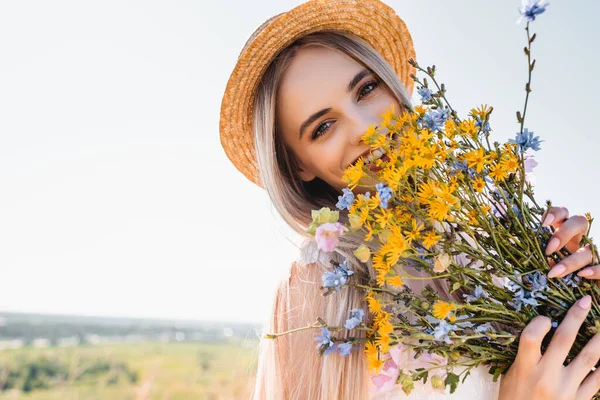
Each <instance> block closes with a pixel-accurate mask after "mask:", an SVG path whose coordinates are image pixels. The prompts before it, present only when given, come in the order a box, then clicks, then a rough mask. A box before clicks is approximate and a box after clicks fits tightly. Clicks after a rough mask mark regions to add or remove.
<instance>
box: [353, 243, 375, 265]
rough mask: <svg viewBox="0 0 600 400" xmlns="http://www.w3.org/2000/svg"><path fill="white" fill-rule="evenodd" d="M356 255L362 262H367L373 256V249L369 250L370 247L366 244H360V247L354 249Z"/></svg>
mask: <svg viewBox="0 0 600 400" xmlns="http://www.w3.org/2000/svg"><path fill="white" fill-rule="evenodd" d="M354 255H355V256H356V258H358V259H359V260H360V261H361V262H364V263H366V262H367V261H369V258H371V250H369V248H368V247H367V246H365V245H364V244H361V245H360V246H358V249H356V250H354Z"/></svg>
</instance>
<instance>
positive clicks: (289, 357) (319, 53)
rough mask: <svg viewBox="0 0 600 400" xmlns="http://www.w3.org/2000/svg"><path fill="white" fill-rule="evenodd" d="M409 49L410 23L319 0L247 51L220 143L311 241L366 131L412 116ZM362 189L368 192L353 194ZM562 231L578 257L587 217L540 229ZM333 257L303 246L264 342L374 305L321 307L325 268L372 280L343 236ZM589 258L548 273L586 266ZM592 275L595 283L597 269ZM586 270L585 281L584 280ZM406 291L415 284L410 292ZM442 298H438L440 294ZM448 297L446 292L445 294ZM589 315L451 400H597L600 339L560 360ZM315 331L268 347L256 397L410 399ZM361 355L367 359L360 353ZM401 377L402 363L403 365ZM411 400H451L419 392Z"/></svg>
mask: <svg viewBox="0 0 600 400" xmlns="http://www.w3.org/2000/svg"><path fill="white" fill-rule="evenodd" d="M414 57H415V55H414V50H413V47H412V40H411V37H410V34H409V33H408V30H407V28H406V26H405V25H404V23H403V22H402V20H400V18H398V16H397V15H396V14H395V12H394V11H393V10H392V9H391V8H389V7H387V6H386V5H385V4H383V3H381V2H379V1H377V0H361V1H353V0H329V1H327V0H317V1H309V2H306V3H304V4H302V5H300V6H298V7H296V8H295V9H293V10H291V11H289V12H287V13H283V14H280V15H277V16H275V17H273V18H271V19H270V20H268V21H266V22H265V23H264V24H263V25H262V26H260V27H259V28H258V29H257V30H256V31H255V32H254V34H253V35H252V36H251V37H250V39H249V40H248V42H247V43H246V45H245V47H244V49H243V50H242V53H241V54H240V57H239V59H238V62H237V65H236V67H235V69H234V71H233V73H232V75H231V77H230V79H229V82H228V85H227V89H226V92H225V95H224V97H223V102H222V106H221V122H220V130H221V142H222V144H223V147H224V149H225V152H226V153H227V155H228V157H229V158H230V159H231V161H232V162H233V163H234V165H235V166H236V167H237V168H238V169H239V170H240V171H241V172H242V173H244V175H245V176H246V177H248V178H249V179H250V180H252V181H253V182H255V183H257V184H259V185H261V186H262V187H264V188H265V189H266V190H267V192H268V194H269V196H270V198H271V200H272V202H273V204H274V205H275V207H276V209H277V210H278V212H279V213H280V214H281V216H282V217H283V219H284V220H285V221H286V222H287V223H288V224H289V225H290V226H291V227H292V228H293V229H294V230H295V231H297V232H298V233H300V234H303V235H306V234H305V231H306V227H307V225H308V224H309V223H310V211H311V210H312V209H317V208H321V207H330V208H332V209H333V208H335V204H336V202H337V201H338V196H339V195H340V194H341V190H342V188H344V187H345V186H346V185H345V184H344V183H343V182H342V179H341V177H342V175H343V171H344V169H345V168H346V167H347V166H349V165H350V164H352V163H353V162H355V161H356V160H357V159H358V158H359V157H360V156H369V154H370V149H369V146H367V145H365V144H363V143H361V142H360V137H361V135H362V133H363V132H364V131H365V130H366V128H367V126H368V125H369V124H371V123H377V122H378V121H379V120H380V114H381V113H382V112H383V111H384V110H385V109H387V108H389V106H390V104H394V106H395V109H396V110H401V112H403V111H404V110H406V109H409V108H410V107H411V105H410V100H409V93H411V92H412V88H413V81H412V79H411V78H410V74H412V73H414V71H413V69H412V68H411V67H410V66H409V64H408V62H407V61H408V60H409V59H410V58H414ZM356 190H357V191H361V190H364V188H357V189H356ZM546 223H548V224H552V225H553V226H554V227H555V228H558V227H560V229H558V230H557V231H556V232H555V234H554V238H556V239H555V240H554V241H555V242H556V243H553V244H550V245H549V246H548V247H549V249H548V250H552V251H554V250H553V249H552V248H551V247H555V248H559V247H563V246H567V248H568V249H569V250H571V251H573V252H574V251H575V250H577V249H579V240H580V239H581V235H582V234H584V233H585V232H587V228H588V222H587V220H586V219H585V217H583V216H574V217H571V218H569V215H568V211H567V210H566V209H565V208H553V209H552V210H551V211H550V213H549V215H548V218H547V220H546ZM343 239H344V242H343V243H342V244H341V245H340V246H338V249H337V250H336V252H335V253H333V254H331V255H327V256H319V257H317V256H316V254H318V253H316V252H315V251H314V246H313V245H311V244H310V242H307V244H306V245H305V246H303V248H302V258H301V260H300V261H299V262H296V263H294V264H293V265H292V267H291V270H290V275H289V279H287V280H286V281H285V282H283V283H282V284H281V286H280V288H279V290H278V292H277V295H276V300H275V306H274V310H273V315H272V320H271V325H270V326H269V327H268V331H269V332H282V331H286V330H290V329H294V328H298V327H303V326H306V325H307V324H309V323H311V322H313V321H314V320H315V318H316V317H317V316H320V317H322V318H323V319H325V320H326V321H327V322H328V323H330V324H333V325H336V324H339V325H343V323H344V321H345V320H346V319H347V318H348V315H349V310H350V309H353V308H363V309H366V305H365V304H364V300H363V298H362V294H361V293H359V292H357V291H352V290H343V291H340V292H339V293H336V295H333V296H328V297H322V296H321V295H320V291H319V286H320V283H321V275H322V274H323V272H324V271H325V270H327V268H328V267H329V266H330V261H331V260H332V261H336V262H341V261H342V260H344V259H345V258H347V259H349V261H350V263H351V264H352V265H353V269H354V270H355V271H357V272H358V273H357V275H360V274H362V275H363V276H366V277H369V276H374V271H373V268H372V266H371V265H370V263H366V264H362V263H360V262H358V261H357V260H356V259H355V258H354V257H353V255H352V250H353V249H355V248H356V243H358V242H357V240H358V238H353V237H352V236H351V235H344V236H343ZM590 260H591V251H590V249H589V248H587V247H586V248H582V249H580V250H579V251H577V252H576V253H574V254H573V255H571V256H570V257H569V258H567V259H565V260H564V261H563V262H562V264H563V266H562V268H561V266H555V269H553V272H551V273H550V277H560V276H564V275H566V274H568V273H570V272H573V271H574V270H577V269H580V268H582V267H584V266H587V265H589V261H590ZM586 270H590V271H591V276H590V275H588V276H587V277H588V278H597V277H598V276H599V275H598V270H597V269H596V267H591V268H587V269H586ZM586 270H584V271H586ZM408 284H409V285H410V282H409V283H408ZM440 290H441V291H443V288H440ZM441 294H446V295H447V293H441ZM589 308H590V298H589V296H586V297H584V298H582V299H581V300H579V301H578V302H577V303H576V305H574V306H573V307H572V308H571V310H570V311H569V314H568V316H567V317H566V318H565V319H564V320H563V321H562V322H561V324H560V326H559V328H558V330H557V332H556V334H555V336H554V338H553V339H552V342H551V344H550V347H549V348H548V350H547V352H546V353H545V354H544V355H543V356H542V355H541V353H540V347H541V342H542V339H543V338H544V336H545V334H546V333H547V332H548V331H549V330H550V320H549V319H548V318H546V317H537V318H535V319H534V320H532V321H531V323H530V324H529V325H528V326H527V327H526V329H525V330H524V332H523V334H522V337H521V342H520V346H519V353H518V356H517V359H516V362H515V363H514V364H513V365H512V367H511V368H510V370H509V371H508V372H507V374H506V375H505V376H504V377H503V378H502V379H501V381H500V383H494V382H492V380H491V375H489V374H487V371H486V370H485V368H484V367H480V368H479V369H477V370H475V371H473V373H472V374H471V376H470V377H469V378H468V379H467V381H466V382H465V383H464V384H463V385H462V386H459V391H460V392H458V393H455V394H454V395H453V397H452V398H461V399H462V398H473V399H495V398H502V399H504V398H506V399H508V398H510V399H554V398H569V399H589V398H591V397H592V395H593V394H594V393H596V392H597V391H598V390H599V389H600V372H598V371H597V372H593V373H591V374H590V375H589V377H587V378H586V376H587V375H588V373H589V372H590V370H591V369H592V368H593V367H594V365H595V363H596V362H597V361H598V359H599V358H600V337H598V338H596V337H594V339H592V340H591V341H590V342H589V343H588V344H587V345H586V347H585V350H584V351H583V352H582V353H581V354H580V355H579V356H578V357H577V359H576V360H575V361H573V362H572V363H571V364H570V365H569V367H566V368H565V367H563V366H562V363H563V361H564V359H565V357H566V354H567V352H568V350H569V348H570V347H571V345H572V343H573V341H574V339H575V335H576V333H577V330H578V329H579V327H580V326H581V324H582V322H583V320H584V318H585V316H586V315H587V312H588V311H589ZM315 335H316V332H315V331H302V332H298V333H295V334H292V335H286V336H282V337H280V338H278V339H276V340H263V342H262V343H261V352H260V356H259V365H258V374H257V381H256V388H255V394H254V396H255V398H256V399H366V398H373V399H374V398H385V397H386V396H387V397H389V398H401V397H405V396H404V395H403V394H402V392H401V391H400V390H399V388H398V387H396V388H395V389H393V391H389V392H387V393H379V392H374V388H375V384H374V380H373V379H372V378H374V377H373V376H371V375H369V372H368V371H367V369H366V365H365V362H364V356H363V354H362V351H358V352H352V353H351V354H350V355H349V356H348V357H341V356H338V355H331V356H325V357H319V356H318V355H317V352H316V350H315V348H314V345H315V342H314V340H313V339H314V337H315ZM361 350H362V349H361ZM400 367H402V366H400ZM411 398H416V399H426V398H432V399H434V398H445V395H444V394H439V393H428V392H427V388H426V387H422V388H418V389H417V390H415V391H414V392H413V394H411Z"/></svg>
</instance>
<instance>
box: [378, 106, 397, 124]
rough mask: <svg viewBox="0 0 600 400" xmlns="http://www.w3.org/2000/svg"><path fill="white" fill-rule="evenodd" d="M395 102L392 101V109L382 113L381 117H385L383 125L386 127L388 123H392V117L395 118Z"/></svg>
mask: <svg viewBox="0 0 600 400" xmlns="http://www.w3.org/2000/svg"><path fill="white" fill-rule="evenodd" d="M394 111H395V110H394V103H392V104H391V105H390V110H385V112H384V113H383V114H381V118H383V120H382V121H381V125H382V126H383V127H385V128H387V127H388V125H389V124H390V122H391V121H392V118H394V114H395V112H394Z"/></svg>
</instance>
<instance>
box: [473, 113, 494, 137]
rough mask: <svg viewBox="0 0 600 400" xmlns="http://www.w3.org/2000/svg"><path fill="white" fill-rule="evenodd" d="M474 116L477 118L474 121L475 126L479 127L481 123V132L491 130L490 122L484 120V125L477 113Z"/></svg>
mask: <svg viewBox="0 0 600 400" xmlns="http://www.w3.org/2000/svg"><path fill="white" fill-rule="evenodd" d="M475 118H476V119H477V122H476V123H475V126H478V127H480V128H481V126H482V125H483V128H482V129H481V131H482V132H483V133H489V131H491V130H492V128H491V127H490V123H489V122H486V123H485V125H484V124H483V121H482V120H481V117H479V115H478V116H476V117H475Z"/></svg>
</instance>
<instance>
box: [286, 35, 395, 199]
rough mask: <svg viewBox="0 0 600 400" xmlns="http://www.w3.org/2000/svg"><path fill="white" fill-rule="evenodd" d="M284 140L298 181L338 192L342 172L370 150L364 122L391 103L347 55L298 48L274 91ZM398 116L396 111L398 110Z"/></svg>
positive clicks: (373, 119)
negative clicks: (319, 182)
mask: <svg viewBox="0 0 600 400" xmlns="http://www.w3.org/2000/svg"><path fill="white" fill-rule="evenodd" d="M277 99H278V100H277V108H276V113H277V121H278V124H279V129H280V132H281V133H282V135H283V140H284V142H285V143H286V145H287V146H288V147H289V148H290V149H291V150H292V151H293V152H294V153H295V154H296V156H297V158H298V160H299V166H300V171H298V173H299V176H300V178H301V179H302V180H303V181H311V180H312V179H314V178H315V177H318V178H321V179H322V180H324V181H325V182H327V183H328V184H329V185H331V186H332V187H334V188H336V189H337V190H338V191H340V192H341V189H342V188H344V187H346V186H347V185H346V184H345V183H344V182H343V181H342V176H343V174H344V170H345V169H346V168H347V167H348V166H349V165H351V164H352V163H354V162H355V161H356V160H357V159H358V157H360V156H361V155H364V156H367V155H368V154H369V151H370V147H369V146H368V145H366V144H364V143H361V142H360V138H361V136H362V135H363V133H364V132H365V131H366V130H367V127H368V126H369V124H376V125H377V124H378V123H379V122H380V121H381V119H382V118H381V114H383V112H384V111H385V110H386V109H389V108H390V105H391V104H394V107H395V109H396V110H402V108H401V107H400V104H399V103H398V100H396V98H395V97H394V96H393V94H392V92H391V91H390V90H389V89H388V88H387V87H386V86H385V85H384V84H383V83H382V82H379V80H378V79H377V78H376V77H375V76H374V75H373V74H371V73H369V71H368V70H365V68H364V67H363V66H362V65H360V64H358V63H357V62H356V61H354V60H352V59H351V58H349V57H348V56H346V55H344V54H342V53H340V52H338V51H335V50H332V49H329V48H325V47H321V46H308V47H303V48H300V49H299V50H298V52H297V53H296V55H295V57H294V58H293V61H292V63H291V64H290V66H289V67H288V69H287V70H286V71H285V73H284V76H283V80H282V83H281V85H280V87H279V91H278V93H277ZM397 112H398V111H397Z"/></svg>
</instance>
